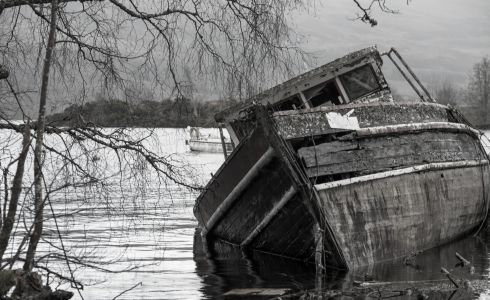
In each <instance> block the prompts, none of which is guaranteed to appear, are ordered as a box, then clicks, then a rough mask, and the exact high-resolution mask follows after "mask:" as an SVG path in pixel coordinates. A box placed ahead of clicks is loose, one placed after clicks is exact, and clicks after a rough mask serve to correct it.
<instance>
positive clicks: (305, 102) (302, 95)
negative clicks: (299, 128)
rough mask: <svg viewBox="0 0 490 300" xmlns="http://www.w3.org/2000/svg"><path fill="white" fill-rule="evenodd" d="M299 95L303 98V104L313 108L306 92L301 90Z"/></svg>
mask: <svg viewBox="0 0 490 300" xmlns="http://www.w3.org/2000/svg"><path fill="white" fill-rule="evenodd" d="M298 95H299V97H300V98H301V101H302V102H303V104H304V105H305V108H311V107H310V102H309V101H308V99H306V97H305V94H303V92H299V93H298Z"/></svg>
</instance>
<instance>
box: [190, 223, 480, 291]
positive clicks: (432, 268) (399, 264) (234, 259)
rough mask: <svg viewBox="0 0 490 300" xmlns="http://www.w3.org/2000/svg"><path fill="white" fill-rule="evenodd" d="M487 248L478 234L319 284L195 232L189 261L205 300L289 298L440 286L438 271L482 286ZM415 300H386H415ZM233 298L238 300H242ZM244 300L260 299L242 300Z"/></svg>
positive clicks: (298, 270) (279, 261)
mask: <svg viewBox="0 0 490 300" xmlns="http://www.w3.org/2000/svg"><path fill="white" fill-rule="evenodd" d="M489 245H490V234H489V233H488V232H487V233H482V234H480V235H479V236H478V237H473V236H471V237H467V238H464V239H461V240H459V241H456V242H454V243H451V244H448V245H445V246H441V247H439V248H436V249H431V250H429V251H426V252H424V253H420V254H418V255H415V256H414V258H413V259H411V260H410V261H409V262H408V261H406V260H404V259H400V260H396V261H389V262H383V263H379V264H376V265H371V266H367V267H364V268H360V269H356V270H351V271H349V272H345V271H338V270H327V271H326V272H325V273H326V274H325V275H324V277H323V278H322V279H320V281H321V283H319V278H317V277H316V276H315V267H314V265H308V264H304V263H302V262H298V261H294V260H289V259H286V258H281V257H277V256H274V255H269V254H266V253H261V252H258V251H251V252H247V253H245V252H243V251H242V250H241V249H240V247H237V246H234V245H231V244H228V243H224V242H220V241H214V242H207V243H206V242H204V243H203V239H202V238H201V235H200V233H199V230H196V233H195V235H194V261H195V263H196V273H197V274H198V275H199V276H200V277H201V278H202V283H203V286H202V288H201V292H202V293H203V295H204V296H205V297H207V298H209V299H215V298H225V297H223V294H225V293H226V292H229V291H231V290H234V289H243V288H287V289H289V290H290V292H292V293H294V292H298V291H304V290H312V289H315V288H318V287H321V288H322V289H332V290H342V289H343V290H350V289H352V286H353V284H354V281H365V280H374V281H381V282H395V281H432V280H441V281H442V282H443V283H445V282H447V283H449V281H448V280H447V278H446V277H445V275H444V274H442V273H441V271H440V270H441V267H444V268H446V269H448V270H449V271H450V272H451V274H453V277H455V278H461V279H463V278H464V279H472V280H481V279H486V280H488V278H489V275H488V274H489V271H490V270H489V251H488V250H489V249H488V247H489ZM456 252H458V253H460V254H461V255H462V256H463V257H465V258H467V259H468V260H470V261H471V262H472V265H473V266H474V267H475V272H474V274H470V271H469V268H462V267H459V266H456V264H457V263H458V262H459V260H458V259H457V258H456V256H455V253H456ZM407 263H408V264H407ZM486 294H487V293H486ZM488 295H489V294H487V295H485V294H484V295H481V299H486V298H485V297H487V296H488ZM417 296H418V295H412V296H403V297H390V298H392V299H417ZM427 296H428V297H429V298H428V299H453V300H454V299H468V293H463V292H462V291H455V292H453V291H449V292H447V291H446V292H427ZM236 298H237V299H244V298H243V297H236ZM247 299H261V298H258V297H255V298H253V297H252V298H250V297H247ZM338 299H343V298H342V297H341V298H338ZM345 299H352V298H350V297H347V298H345ZM362 299H365V298H364V297H363V298H362ZM367 299H371V298H367Z"/></svg>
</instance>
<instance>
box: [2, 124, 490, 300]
mask: <svg viewBox="0 0 490 300" xmlns="http://www.w3.org/2000/svg"><path fill="white" fill-rule="evenodd" d="M4 134H5V133H2V135H4ZM155 134H156V136H157V141H158V143H159V147H157V148H155V149H157V150H158V151H161V153H162V154H165V155H168V157H172V158H173V159H175V161H178V162H179V163H182V164H185V163H187V164H186V165H188V166H189V167H191V169H192V172H193V174H194V176H195V177H193V178H194V179H193V180H194V182H195V183H197V184H201V183H205V182H206V181H207V180H208V179H209V178H210V177H211V173H213V172H215V171H216V170H217V169H218V167H219V166H220V165H221V163H222V162H223V160H224V159H223V155H222V154H202V153H201V154H196V153H190V152H188V151H187V149H186V146H185V144H184V132H183V130H176V129H159V130H156V131H155ZM53 143H56V142H54V141H53ZM101 163H103V162H101ZM105 163H106V165H104V166H105V167H106V168H107V169H111V165H112V164H113V163H114V161H110V162H105ZM128 174H129V175H128V178H127V181H126V180H121V179H119V181H118V182H114V185H110V186H108V187H106V188H105V189H101V190H96V191H95V193H93V194H90V195H93V197H94V199H92V200H96V201H88V200H87V199H86V197H83V196H82V195H81V194H84V193H85V192H86V191H80V190H77V189H75V190H70V191H65V192H63V193H57V194H54V196H53V199H52V203H53V210H54V212H55V213H56V214H57V215H59V217H58V218H57V223H58V227H59V229H60V230H59V232H60V234H61V236H62V240H63V246H64V247H65V248H66V249H67V250H68V251H69V254H70V255H72V256H75V257H79V258H83V259H84V260H85V261H88V262H89V263H93V264H94V265H97V266H98V267H100V268H101V269H94V268H88V267H83V266H80V265H75V264H72V265H71V268H72V269H73V270H74V274H75V276H76V278H77V279H78V280H80V281H81V282H83V283H84V289H83V290H82V291H81V294H82V296H83V298H84V299H113V298H115V297H116V296H118V295H119V294H120V293H122V292H123V291H125V290H128V289H131V288H133V287H134V289H132V290H130V291H128V292H126V293H124V294H123V295H121V296H120V297H118V298H117V299H224V298H226V297H225V296H223V294H225V293H227V292H229V291H230V290H233V289H238V288H286V289H290V290H291V291H301V290H305V289H314V288H315V285H316V282H317V280H316V278H315V272H314V268H313V267H312V266H308V265H303V264H300V263H298V262H294V261H286V260H283V259H280V258H277V257H273V256H269V255H265V254H262V253H255V252H252V253H249V252H247V253H244V252H242V251H241V250H240V249H237V248H234V247H232V246H230V245H227V244H213V245H208V246H207V248H206V249H207V250H208V251H204V247H203V243H202V241H201V238H200V235H199V233H198V232H197V231H196V226H197V221H196V220H195V218H194V215H193V213H192V209H193V205H194V201H195V199H196V197H197V193H196V192H194V191H191V190H189V189H185V188H179V187H178V186H176V185H175V184H173V183H168V182H166V183H163V184H162V182H159V181H157V180H155V178H152V177H148V178H144V179H145V182H146V183H147V186H140V185H138V184H137V181H135V182H133V181H132V180H131V178H130V176H132V175H131V173H128ZM135 176H138V175H135ZM162 186H163V188H162ZM92 192H94V191H92ZM141 195H143V196H144V197H142V196H141ZM98 197H100V198H98ZM47 214H48V217H49V215H50V214H51V213H50V212H48V213H47ZM45 232H46V234H47V236H46V239H45V241H44V242H43V245H42V246H41V249H40V251H39V255H44V254H48V253H60V251H59V249H57V248H59V247H60V242H59V236H58V231H57V230H56V226H55V223H54V220H53V219H50V220H48V221H47V222H46V229H45ZM209 250H210V251H209ZM12 251H13V250H12ZM455 252H459V253H460V254H462V255H463V256H464V257H465V258H467V259H468V260H470V261H471V262H472V263H473V264H474V266H475V269H476V272H475V274H473V275H469V274H468V273H467V272H465V271H463V270H462V269H461V268H456V267H455V264H456V263H457V262H458V261H457V259H456V258H455V256H454V254H455ZM414 265H416V267H414V266H407V265H405V264H404V263H403V262H402V261H395V262H390V263H384V264H379V265H375V266H370V267H366V268H364V269H361V270H356V271H353V272H341V271H335V270H331V271H327V274H326V276H325V279H324V280H323V287H324V288H325V287H328V288H332V289H340V288H343V287H350V286H351V285H352V282H353V281H354V280H363V279H364V278H365V276H366V275H368V276H369V277H373V278H374V279H375V280H378V281H401V280H410V281H412V280H431V279H444V278H445V277H444V275H443V274H441V273H440V268H441V267H445V268H447V269H449V270H451V272H453V273H454V274H455V276H460V277H465V278H473V279H482V278H483V279H487V280H488V279H489V278H490V277H489V276H490V234H487V233H483V234H480V235H479V236H478V237H473V236H472V237H468V238H465V239H463V240H460V241H457V242H454V243H452V244H450V245H446V246H443V247H440V248H438V249H432V250H430V251H427V252H426V253H423V254H420V255H419V256H417V257H416V258H415V264H414ZM49 266H50V268H53V269H55V270H59V272H62V273H63V274H64V275H65V276H69V275H68V273H67V272H66V269H67V267H66V263H64V262H63V260H61V259H59V258H57V257H53V258H52V259H51V260H49ZM102 268H103V269H102ZM65 287H66V286H65ZM479 298H480V299H490V291H488V292H487V293H486V294H483V295H480V296H479ZM74 299H81V297H80V296H79V295H76V296H75V297H74ZM226 299H230V297H228V298H226ZM237 299H245V298H243V297H241V298H237ZM248 299H250V298H248ZM251 299H253V298H251ZM346 299H347V298H346ZM348 299H351V298H348ZM403 299H409V298H403ZM414 299H415V298H414Z"/></svg>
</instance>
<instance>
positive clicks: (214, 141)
mask: <svg viewBox="0 0 490 300" xmlns="http://www.w3.org/2000/svg"><path fill="white" fill-rule="evenodd" d="M186 133H187V138H186V144H187V145H189V149H190V150H191V151H196V152H209V153H223V144H222V142H221V137H220V133H219V128H200V127H187V128H186ZM223 141H224V145H225V147H226V153H227V154H229V153H231V152H232V151H233V145H232V144H231V140H230V135H229V134H228V132H227V131H226V129H223Z"/></svg>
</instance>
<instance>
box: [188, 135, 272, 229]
mask: <svg viewBox="0 0 490 300" xmlns="http://www.w3.org/2000/svg"><path fill="white" fill-rule="evenodd" d="M250 140H251V141H253V142H245V141H244V142H243V143H240V145H239V146H238V147H237V149H235V151H233V153H232V154H231V155H230V156H229V157H228V159H227V160H226V161H225V163H223V165H222V166H221V167H220V168H219V170H218V171H217V172H216V174H214V177H213V179H212V180H210V182H209V183H208V184H207V185H206V187H205V191H204V192H203V193H201V195H200V196H199V197H198V199H197V200H196V205H195V207H194V215H195V216H196V218H197V220H198V222H199V224H200V225H201V226H204V224H206V223H207V222H208V220H209V218H211V215H212V214H213V213H214V211H215V210H216V209H217V208H218V206H219V205H220V204H221V203H222V202H223V200H224V199H225V198H226V196H227V195H228V194H229V193H230V192H231V191H232V190H233V189H234V187H235V186H236V185H237V184H238V182H240V180H241V179H242V178H243V176H245V174H246V173H247V172H248V171H249V170H250V168H251V167H252V166H253V165H254V164H255V163H256V162H257V160H258V159H259V158H260V157H261V156H262V155H263V154H264V153H265V151H267V149H268V148H269V143H268V141H267V140H266V139H265V137H264V135H263V132H262V131H261V130H257V131H256V132H254V134H253V135H252V136H251V137H250Z"/></svg>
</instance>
